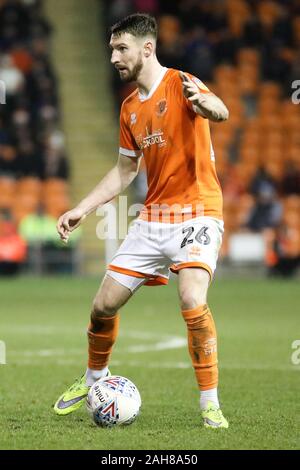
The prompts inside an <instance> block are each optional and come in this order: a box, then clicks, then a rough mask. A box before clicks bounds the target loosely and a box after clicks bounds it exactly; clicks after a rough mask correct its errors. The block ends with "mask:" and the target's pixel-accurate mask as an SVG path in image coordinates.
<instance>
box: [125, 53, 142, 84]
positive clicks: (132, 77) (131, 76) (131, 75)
mask: <svg viewBox="0 0 300 470" xmlns="http://www.w3.org/2000/svg"><path fill="white" fill-rule="evenodd" d="M142 68H143V60H142V53H141V52H140V53H139V56H138V58H137V61H136V64H135V65H134V67H133V69H132V70H128V69H127V71H128V74H127V75H126V76H125V77H124V76H123V77H122V76H121V75H120V78H121V80H122V82H126V83H129V82H136V81H137V79H138V76H139V73H140V71H141V70H142Z"/></svg>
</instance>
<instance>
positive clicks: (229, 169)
mask: <svg viewBox="0 0 300 470" xmlns="http://www.w3.org/2000/svg"><path fill="white" fill-rule="evenodd" d="M87 5H88V6H87ZM136 11H142V12H149V13H151V14H153V15H155V16H156V17H157V19H158V23H159V46H158V56H159V59H160V60H161V62H162V63H163V64H164V65H166V66H169V67H175V68H179V69H182V70H187V71H189V72H191V73H193V74H195V75H196V76H198V77H200V78H201V79H202V80H203V81H204V82H205V83H206V84H207V85H208V87H209V88H210V89H211V90H212V91H213V92H215V93H216V94H218V95H219V96H220V97H221V98H222V99H223V100H224V102H225V103H226V105H227V106H228V108H229V110H230V119H229V121H228V122H226V123H223V124H214V123H212V124H211V131H212V138H213V145H214V150H215V154H216V164H217V170H218V174H219V178H220V181H221V183H222V187H223V191H224V214H225V227H226V233H225V238H224V243H223V247H222V252H221V256H220V272H222V270H224V271H225V272H227V271H230V270H231V271H234V272H239V273H240V272H241V269H244V268H245V269H247V273H249V272H251V271H252V272H253V273H254V274H255V275H257V273H258V272H261V273H263V274H281V275H285V276H291V275H293V274H296V273H297V268H298V266H299V254H300V132H299V129H300V106H299V104H298V105H297V104H296V103H293V101H292V94H293V93H296V90H294V89H293V88H292V83H293V82H294V81H295V80H299V79H300V52H299V51H300V1H299V0H285V1H272V0H265V1H256V0H215V1H214V0H209V1H206V0H203V1H198V0H177V1H174V0H173V1H172V0H164V1H158V0H110V1H105V0H103V1H100V0H99V1H97V0H89V1H88V2H87V3H86V2H81V1H79V0H63V1H61V2H57V1H51V0H48V1H46V0H44V1H42V0H1V1H0V50H1V59H0V80H2V81H3V82H4V83H5V85H6V104H1V105H0V271H1V273H2V274H13V273H15V272H18V271H21V272H27V273H28V272H30V273H36V274H43V273H45V274H49V273H64V274H66V273H70V274H99V272H101V271H103V270H104V269H105V263H106V257H105V246H104V242H103V241H100V240H98V239H97V237H96V224H97V222H98V221H99V220H100V219H99V217H97V216H91V217H90V220H89V221H87V223H85V225H84V228H83V230H82V231H81V232H78V233H74V234H73V236H72V238H71V243H70V244H69V245H68V246H67V247H65V246H63V245H62V244H60V242H59V241H58V239H57V236H56V233H55V220H56V218H57V217H58V216H59V215H60V214H61V213H62V212H64V211H65V210H67V209H68V208H70V207H72V206H73V205H74V204H75V203H76V202H78V201H79V200H80V198H81V197H82V196H84V195H85V194H86V193H87V192H88V191H89V190H90V189H91V188H92V187H93V186H94V185H95V184H96V183H97V182H98V181H99V179H100V178H101V177H102V176H103V175H104V174H105V173H106V172H107V171H108V170H109V169H110V168H111V166H112V165H113V164H114V162H115V161H116V157H117V152H118V112H119V107H120V103H121V101H122V100H123V99H124V98H125V97H126V96H127V95H128V93H130V92H131V90H132V86H130V85H124V84H121V83H120V81H119V79H118V77H117V75H116V74H115V72H114V71H113V70H112V68H111V66H110V62H109V59H110V57H109V49H108V47H107V40H108V38H109V26H110V25H111V24H113V23H114V22H115V21H117V20H118V19H119V18H121V17H123V16H124V15H127V14H130V13H132V12H136ZM298 98H299V94H298ZM145 192H146V182H145V175H144V169H143V168H142V169H141V172H140V175H139V177H138V179H137V180H136V182H135V184H134V186H133V188H132V189H131V191H130V198H131V200H132V201H140V202H141V201H143V197H144V195H145ZM249 270H250V271H249Z"/></svg>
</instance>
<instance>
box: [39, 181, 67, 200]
mask: <svg viewBox="0 0 300 470" xmlns="http://www.w3.org/2000/svg"><path fill="white" fill-rule="evenodd" d="M67 193H68V184H67V182H66V181H65V180H63V179H60V178H49V179H48V180H46V181H45V182H44V184H43V198H47V197H48V196H51V195H56V194H59V195H67Z"/></svg>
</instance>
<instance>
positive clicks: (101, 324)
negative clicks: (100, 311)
mask: <svg viewBox="0 0 300 470" xmlns="http://www.w3.org/2000/svg"><path fill="white" fill-rule="evenodd" d="M118 330H119V314H117V315H114V316H112V317H103V318H101V320H99V321H97V325H94V324H93V323H91V324H90V325H89V327H88V332H87V335H88V342H89V361H88V367H89V369H94V370H101V369H104V367H106V366H107V365H108V361H109V357H110V354H111V351H112V348H113V345H114V344H115V341H116V338H117V334H118Z"/></svg>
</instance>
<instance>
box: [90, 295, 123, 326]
mask: <svg viewBox="0 0 300 470" xmlns="http://www.w3.org/2000/svg"><path fill="white" fill-rule="evenodd" d="M117 310H118V308H117V306H116V304H115V302H113V300H112V299H108V298H107V299H105V298H104V299H97V298H95V299H94V302H93V307H92V313H91V320H92V321H97V320H99V319H101V318H106V317H112V316H114V315H116V313H117Z"/></svg>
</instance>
